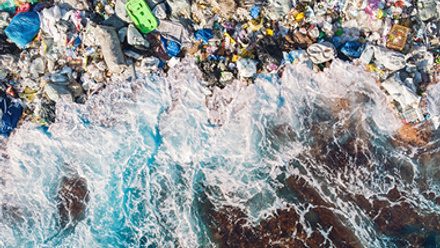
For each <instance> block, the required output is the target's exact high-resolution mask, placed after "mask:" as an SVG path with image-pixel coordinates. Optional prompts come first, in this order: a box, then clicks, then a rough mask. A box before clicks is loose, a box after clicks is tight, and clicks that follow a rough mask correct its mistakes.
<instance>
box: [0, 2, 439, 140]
mask: <svg viewBox="0 0 440 248" xmlns="http://www.w3.org/2000/svg"><path fill="white" fill-rule="evenodd" d="M439 17H440V2H438V1H436V0H331V1H330V0H325V1H324V0H323V1H320V0H277V1H274V0H244V1H233V0H193V1H189V0H116V1H115V0H108V1H88V0H87V1H86V0H55V1H44V0H38V1H37V0H26V1H13V0H0V36H1V39H0V65H1V66H0V82H1V84H0V92H1V93H0V105H1V106H0V110H1V111H0V118H1V122H0V133H2V134H4V135H8V134H9V133H10V132H11V131H12V130H13V129H14V128H15V127H16V126H17V123H18V122H19V120H31V121H34V122H38V123H41V124H42V125H48V124H50V123H52V122H54V121H55V119H56V115H55V106H56V103H57V102H58V101H60V100H67V101H72V102H76V103H78V104H81V103H84V102H85V101H86V100H87V99H89V98H90V97H91V96H92V95H93V94H96V93H98V92H99V91H100V89H102V88H103V87H105V86H106V85H107V84H108V83H109V82H111V81H114V80H123V81H127V82H130V80H133V79H136V78H140V77H143V76H145V75H148V74H149V73H152V72H157V71H158V70H163V71H164V72H166V71H167V70H168V69H169V68H170V67H173V66H175V65H176V64H177V63H179V61H180V60H181V59H182V58H184V57H186V56H191V57H195V58H196V59H197V64H198V66H199V68H200V70H201V71H202V72H203V76H204V80H205V83H206V84H205V87H206V89H207V94H209V92H212V90H213V89H214V88H215V87H219V88H223V87H225V86H226V85H228V84H230V83H232V82H233V81H234V80H243V81H245V82H247V83H248V84H251V83H252V82H253V79H254V78H255V77H257V76H258V74H259V73H280V72H282V70H283V67H284V66H285V65H287V64H293V63H305V64H307V65H308V66H309V67H310V68H312V69H314V70H315V71H320V70H323V69H324V68H326V67H328V66H329V64H330V63H331V61H332V60H334V59H340V60H345V61H352V62H353V63H355V64H364V66H365V68H366V69H367V70H369V71H371V73H373V74H374V75H375V77H376V78H377V80H378V82H379V83H380V84H381V85H382V87H383V89H384V90H385V91H386V92H387V93H388V95H389V97H390V102H392V104H393V105H394V106H395V107H396V109H397V110H398V113H399V115H400V117H401V118H402V120H403V121H404V122H405V123H414V122H420V121H424V120H425V119H428V118H430V117H435V118H437V119H438V117H439V116H438V113H434V111H430V108H427V107H425V106H426V105H427V104H425V102H426V97H425V95H424V92H425V91H426V89H427V88H428V86H429V85H432V84H433V83H436V82H435V75H436V73H438V71H439V70H440V69H439V68H440V67H439V66H438V64H440V56H439V52H440V50H439V49H440V40H439V32H440V26H439V25H440V21H439Z"/></svg>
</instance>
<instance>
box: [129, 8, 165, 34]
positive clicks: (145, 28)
mask: <svg viewBox="0 0 440 248" xmlns="http://www.w3.org/2000/svg"><path fill="white" fill-rule="evenodd" d="M125 8H126V9H127V13H128V15H129V16H130V18H131V19H132V20H133V22H134V24H135V25H136V27H138V28H139V30H140V31H141V32H142V33H144V34H148V33H149V32H151V31H153V30H155V29H156V28H157V26H158V22H157V19H156V17H155V16H154V15H153V13H151V10H150V8H149V7H148V5H147V3H146V2H145V1H144V0H131V1H130V2H128V3H127V5H125Z"/></svg>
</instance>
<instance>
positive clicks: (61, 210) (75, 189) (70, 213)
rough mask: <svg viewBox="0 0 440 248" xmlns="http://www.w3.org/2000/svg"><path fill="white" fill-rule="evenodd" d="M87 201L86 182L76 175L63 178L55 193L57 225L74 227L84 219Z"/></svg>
mask: <svg viewBox="0 0 440 248" xmlns="http://www.w3.org/2000/svg"><path fill="white" fill-rule="evenodd" d="M88 201H89V192H88V189H87V182H86V180H85V179H84V178H82V177H79V176H77V175H75V176H73V177H67V176H66V177H63V179H62V181H61V185H60V187H59V188H58V192H57V207H58V216H59V225H60V226H61V228H65V227H67V226H69V225H75V224H77V223H78V222H79V221H81V220H83V219H84V217H85V210H86V206H87V203H88Z"/></svg>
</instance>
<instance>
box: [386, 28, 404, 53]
mask: <svg viewBox="0 0 440 248" xmlns="http://www.w3.org/2000/svg"><path fill="white" fill-rule="evenodd" d="M408 33H409V28H407V27H404V26H400V25H398V24H394V26H393V28H391V31H390V36H389V38H388V42H387V47H388V48H390V49H393V50H397V51H402V50H403V48H404V47H405V44H406V39H407V38H408Z"/></svg>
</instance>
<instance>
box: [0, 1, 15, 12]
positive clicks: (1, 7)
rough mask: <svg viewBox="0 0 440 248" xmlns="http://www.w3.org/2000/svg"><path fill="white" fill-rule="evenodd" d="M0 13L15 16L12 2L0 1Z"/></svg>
mask: <svg viewBox="0 0 440 248" xmlns="http://www.w3.org/2000/svg"><path fill="white" fill-rule="evenodd" d="M0 11H4V12H8V13H10V14H15V3H14V0H0Z"/></svg>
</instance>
